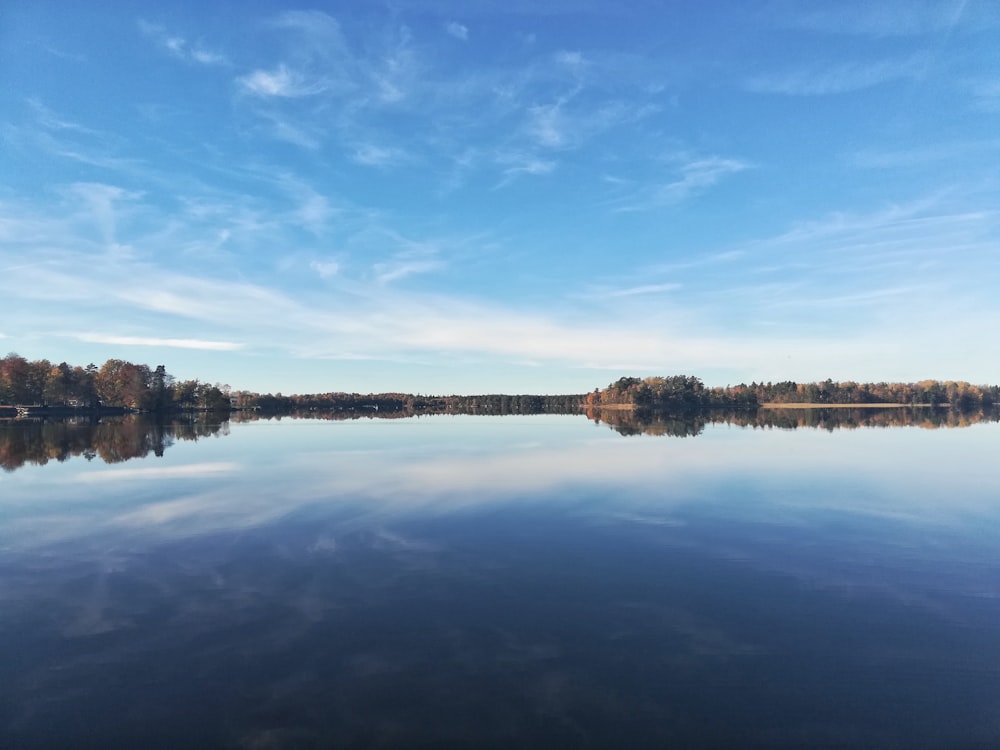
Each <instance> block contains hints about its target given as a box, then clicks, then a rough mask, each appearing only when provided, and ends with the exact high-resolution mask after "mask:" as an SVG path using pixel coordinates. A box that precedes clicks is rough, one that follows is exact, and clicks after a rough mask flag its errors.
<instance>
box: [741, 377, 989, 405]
mask: <svg viewBox="0 0 1000 750" xmlns="http://www.w3.org/2000/svg"><path fill="white" fill-rule="evenodd" d="M747 388H749V390H750V391H751V392H752V393H753V394H754V395H755V396H756V397H757V400H758V401H759V402H760V403H762V404H763V403H775V404H789V403H807V404H911V405H927V406H933V407H938V406H949V407H952V408H955V409H961V410H968V409H976V408H990V407H992V406H994V405H998V404H1000V386H996V385H972V384H971V383H967V382H965V381H964V380H957V381H956V380H945V381H940V380H921V381H919V382H917V383H885V382H881V383H856V382H854V381H853V380H848V381H844V382H840V383H837V382H834V381H833V380H824V381H823V382H821V383H796V382H795V381H793V380H786V381H783V382H780V383H751V384H750V385H749V386H747Z"/></svg>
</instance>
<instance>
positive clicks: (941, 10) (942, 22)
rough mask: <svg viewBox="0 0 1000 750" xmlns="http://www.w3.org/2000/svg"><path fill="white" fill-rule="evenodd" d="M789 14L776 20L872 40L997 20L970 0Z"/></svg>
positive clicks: (894, 1)
mask: <svg viewBox="0 0 1000 750" xmlns="http://www.w3.org/2000/svg"><path fill="white" fill-rule="evenodd" d="M983 5H985V6H988V5H989V4H988V3H986V4H983ZM787 10H788V12H782V13H780V14H774V16H773V17H776V18H779V19H781V21H780V22H781V23H782V24H783V25H785V26H788V27H791V28H797V29H807V30H810V31H818V32H823V33H828V34H855V35H861V36H872V37H894V36H918V35H926V34H938V33H942V32H950V31H951V30H953V29H954V28H956V27H957V26H960V25H964V24H968V25H969V26H970V27H978V28H982V27H983V25H984V24H985V25H989V22H990V20H991V19H992V22H993V23H994V24H995V23H996V22H997V20H998V18H997V14H996V13H995V12H990V10H989V9H988V8H987V7H980V8H976V7H975V4H972V3H969V2H967V0H946V1H945V2H940V1H933V2H915V1H914V0H883V1H882V2H878V3H865V4H862V5H857V6H850V7H847V6H845V5H837V4H831V5H818V4H813V5H803V4H802V3H792V4H791V5H788V6H787Z"/></svg>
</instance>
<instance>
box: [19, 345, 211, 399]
mask: <svg viewBox="0 0 1000 750" xmlns="http://www.w3.org/2000/svg"><path fill="white" fill-rule="evenodd" d="M0 404H7V405H14V404H22V405H48V406H56V407H70V408H76V409H96V408H99V407H102V406H104V407H124V408H127V409H135V410H137V411H152V412H164V411H171V410H182V409H206V410H212V409H228V408H229V407H230V389H229V386H228V385H220V384H218V383H216V384H215V385H210V384H208V383H202V382H200V381H198V380H181V381H177V380H175V379H174V377H173V376H172V375H170V374H169V373H168V372H167V371H166V368H165V367H164V366H163V365H158V366H156V367H154V368H151V367H149V366H148V365H137V364H133V363H132V362H126V361H125V360H121V359H109V360H108V361H107V362H105V363H104V364H103V365H102V366H101V367H98V366H97V365H95V364H89V365H87V366H86V367H80V366H72V365H69V364H67V363H65V362H60V363H59V364H57V365H54V364H52V363H51V362H50V361H49V360H47V359H39V360H34V361H29V360H27V359H25V358H24V357H21V356H19V355H17V354H8V355H7V356H6V357H4V358H3V359H0Z"/></svg>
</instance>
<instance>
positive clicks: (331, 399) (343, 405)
mask: <svg viewBox="0 0 1000 750" xmlns="http://www.w3.org/2000/svg"><path fill="white" fill-rule="evenodd" d="M582 400H583V397H582V396H580V395H576V394H573V395H563V396H539V395H513V396H511V395H505V394H491V395H481V396H421V395H413V394H410V393H368V394H361V393H321V394H306V395H295V396H283V395H281V394H280V393H279V394H276V395H274V394H270V393H268V394H255V393H251V392H249V391H236V392H234V393H233V403H234V405H235V406H236V407H238V408H244V409H255V410H257V411H259V412H261V413H262V414H302V413H304V412H333V413H345V414H358V413H360V414H364V413H366V412H377V413H378V414H379V415H383V416H384V415H401V416H412V415H417V414H570V413H573V414H575V413H578V412H579V410H580V406H581V404H582Z"/></svg>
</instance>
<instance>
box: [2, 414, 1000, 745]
mask: <svg viewBox="0 0 1000 750" xmlns="http://www.w3.org/2000/svg"><path fill="white" fill-rule="evenodd" d="M663 424H664V425H669V427H664V426H660V427H654V430H659V431H660V433H659V434H697V433H700V437H699V439H698V440H673V441H672V440H660V439H654V438H646V437H642V436H638V437H636V438H633V439H630V440H623V439H621V438H620V437H619V436H618V435H617V434H615V433H613V432H610V431H608V430H603V429H601V430H595V429H593V425H592V424H591V423H588V422H587V421H585V420H583V419H581V418H579V417H561V418H560V417H551V416H544V417H517V418H503V419H499V418H495V417H494V418H477V417H433V418H426V419H423V418H422V419H420V420H409V421H399V420H397V421H391V422H387V421H378V420H374V419H373V420H364V421H358V422H353V423H332V422H320V421H316V420H282V421H280V422H279V421H260V422H247V423H243V424H234V425H233V426H232V429H231V431H230V432H229V434H228V436H227V437H226V439H225V440H217V441H202V442H198V443H194V442H190V441H187V442H183V443H182V442H180V441H176V438H174V440H175V442H173V443H172V444H171V442H170V439H171V438H170V436H171V435H173V432H171V430H165V431H164V430H161V433H163V435H164V437H163V440H162V442H163V444H164V445H168V446H171V450H169V451H165V452H163V453H162V455H159V456H156V457H154V455H153V454H155V452H156V451H155V449H150V450H149V451H148V453H149V455H148V457H147V458H146V459H145V460H141V459H138V460H135V461H132V462H130V463H128V464H126V465H108V466H105V465H102V464H100V463H99V462H83V461H78V462H66V463H65V464H59V465H54V464H53V465H48V466H44V467H37V468H36V469H34V470H27V469H26V470H25V471H21V472H13V473H10V474H7V475H4V476H3V477H2V482H3V491H4V492H3V497H2V498H0V510H2V512H3V522H2V523H0V643H2V644H3V646H2V647H0V746H4V747H5V746H11V747H93V748H97V747H102V748H104V747H164V748H166V747H232V748H285V747H287V748H299V747H307V748H309V747H373V746H374V747H413V746H423V747H439V746H493V747H509V746H517V747H553V746H556V747H665V746H676V747H699V746H704V747H734V746H747V745H754V746H779V747H800V746H838V747H843V746H857V747H955V746H984V747H985V746H996V744H997V741H998V740H1000V724H998V714H997V708H996V706H997V702H996V696H997V690H996V685H997V684H998V679H1000V552H998V550H1000V545H998V544H997V541H998V540H997V533H998V529H1000V505H998V502H997V498H998V497H1000V476H998V475H997V474H996V472H995V471H993V470H992V469H991V466H992V464H991V457H992V455H993V451H994V448H993V446H994V445H995V439H996V437H997V431H998V429H1000V428H998V427H997V426H996V425H993V424H982V425H979V426H977V427H975V428H972V429H967V430H936V431H924V430H851V431H847V430H844V431H838V432H836V433H828V432H824V431H819V430H794V431H790V430H751V429H730V428H728V427H726V426H724V425H716V424H712V423H710V422H708V421H707V420H706V421H705V422H702V423H701V424H700V426H699V424H698V423H697V422H696V423H695V430H696V433H692V432H691V428H689V427H686V426H684V427H682V426H680V425H674V424H672V423H670V422H664V423H663ZM122 428H123V430H124V431H126V432H128V431H129V430H132V429H136V428H135V423H134V422H127V423H123V424H122ZM5 429H10V428H9V427H8V428H5ZM18 429H20V428H18ZM32 429H34V427H33V428H32ZM139 432H141V430H139ZM155 432H156V430H155V429H152V431H151V432H148V433H146V435H147V436H146V437H145V438H142V439H141V440H139V439H138V438H135V437H133V438H129V439H128V440H125V439H124V438H121V440H122V442H126V443H129V444H133V445H134V444H136V443H137V442H138V443H139V444H142V445H147V444H152V445H156V444H158V442H157V440H156V439H154V438H153V437H151V435H153V434H155ZM112 442H113V441H112ZM119 454H120V451H119V453H115V452H111V453H109V455H119ZM69 455H72V451H71V452H70V454H69ZM887 458H888V459H891V460H887Z"/></svg>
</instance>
